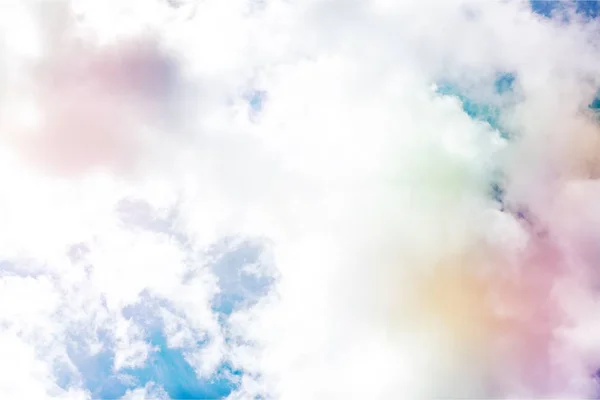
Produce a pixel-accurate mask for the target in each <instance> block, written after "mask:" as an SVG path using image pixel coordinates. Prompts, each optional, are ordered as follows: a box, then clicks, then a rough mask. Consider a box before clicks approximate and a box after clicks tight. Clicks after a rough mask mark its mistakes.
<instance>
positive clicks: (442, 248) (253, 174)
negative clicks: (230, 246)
mask: <svg viewBox="0 0 600 400" xmlns="http://www.w3.org/2000/svg"><path fill="white" fill-rule="evenodd" d="M68 6H71V7H73V10H74V11H73V12H74V14H77V15H79V17H80V19H75V18H73V15H70V14H69V13H68V12H66V11H65V10H68ZM15 7H16V6H15ZM20 7H22V6H20ZM44 7H46V8H44ZM61 7H62V8H61ZM23 10H24V11H23V12H22V13H21V11H19V13H20V14H19V18H21V19H18V18H16V17H15V19H14V20H13V19H9V18H2V22H1V24H2V26H1V28H2V29H1V32H2V35H3V37H6V40H5V41H4V47H3V48H2V49H1V50H2V55H3V56H5V57H3V58H5V59H6V60H8V61H6V62H4V64H5V65H3V68H4V70H3V73H4V76H3V79H2V84H3V85H4V86H5V87H6V90H5V91H4V94H3V95H2V98H1V99H0V100H1V102H2V105H6V104H10V105H12V106H13V107H14V110H13V109H11V111H10V112H6V111H5V112H3V113H2V115H0V155H1V157H0V243H1V246H0V265H1V266H2V267H0V269H2V271H5V272H3V275H2V278H1V279H2V280H1V281H0V284H1V285H2V287H3V290H2V291H1V294H0V297H2V298H4V299H5V300H4V301H1V302H0V304H4V305H5V306H2V307H0V321H1V322H2V332H3V333H2V335H3V337H2V339H1V340H0V347H2V348H4V349H5V351H6V352H7V355H8V359H10V360H14V359H19V360H21V361H20V362H21V364H19V367H18V368H15V369H13V372H12V374H11V375H10V376H12V377H14V379H10V380H7V381H6V382H5V383H2V387H0V393H2V394H3V395H4V394H6V395H7V396H8V397H11V396H21V395H22V394H23V395H27V396H28V397H40V396H41V397H45V396H50V395H57V396H58V395H60V396H67V395H68V396H84V397H85V396H86V394H85V392H84V389H85V388H83V387H80V386H81V385H80V384H79V383H77V384H74V385H73V387H72V388H71V389H69V390H68V391H64V390H62V389H60V388H58V386H57V384H56V382H57V380H56V379H57V377H56V376H54V374H55V372H54V371H53V369H52V368H53V367H52V362H54V361H56V360H61V362H64V363H67V364H68V362H67V361H68V359H69V356H68V354H67V353H68V352H67V350H66V348H67V343H66V341H68V340H70V339H68V338H71V337H77V338H78V340H80V341H81V342H82V343H85V344H86V346H87V347H88V349H87V350H86V351H85V352H84V353H86V352H89V353H93V352H95V351H99V349H103V348H104V349H105V348H108V349H110V351H112V352H114V353H115V359H114V364H115V365H114V368H115V369H116V370H118V369H121V368H128V367H134V366H139V365H142V364H143V363H144V362H145V360H146V358H147V357H148V356H149V354H150V352H151V351H152V346H151V345H150V344H149V343H147V342H146V341H147V335H149V332H148V331H146V328H147V327H144V326H143V324H142V323H141V322H140V321H138V320H136V319H135V318H134V317H131V316H129V317H126V316H125V315H124V314H125V310H126V309H129V308H131V307H135V306H140V303H143V302H144V301H145V299H146V298H153V299H156V301H157V304H161V305H160V306H158V307H156V309H151V310H150V311H149V312H150V313H152V314H153V316H154V317H155V318H156V319H158V320H160V321H161V326H163V328H164V333H165V335H166V339H167V344H168V346H170V347H173V348H180V349H181V350H182V352H183V353H184V354H186V359H187V361H188V362H189V363H190V364H191V365H192V367H194V368H195V370H196V371H197V374H198V375H199V376H200V377H204V378H206V377H208V376H210V375H211V374H212V373H213V372H214V371H215V370H216V369H217V368H218V367H219V365H220V364H221V363H222V362H223V361H224V360H230V361H231V362H232V363H233V365H234V367H236V368H241V369H242V370H244V371H245V372H246V375H245V376H244V377H243V378H242V386H241V387H240V389H239V390H238V391H237V392H235V393H233V394H232V398H245V397H249V396H251V395H253V394H258V393H263V394H265V393H266V394H270V395H272V396H274V397H276V398H282V399H288V398H292V399H293V398H307V397H308V398H338V397H343V398H363V397H371V398H389V397H398V396H401V397H402V396H404V397H422V396H433V397H440V396H441V397H452V396H459V397H460V396H469V397H501V396H506V395H512V394H514V393H515V392H517V393H519V394H521V395H524V396H530V397H536V396H552V395H566V394H573V395H580V396H588V395H589V391H590V390H592V389H591V388H590V385H591V382H592V378H591V374H592V373H593V372H594V371H593V370H594V369H595V368H597V367H598V366H599V365H597V364H598V363H600V358H599V357H597V349H596V347H597V346H596V344H595V341H594V340H592V339H591V338H592V337H593V336H594V335H596V336H597V330H598V324H596V323H593V322H589V321H590V320H591V321H595V320H596V318H595V316H593V311H592V308H593V307H589V308H586V307H584V305H585V304H596V302H597V296H596V295H595V292H594V290H595V289H594V288H593V287H592V286H593V285H592V284H589V285H588V284H587V283H588V282H591V281H595V280H597V278H596V273H595V272H594V265H595V263H596V261H597V257H598V255H597V254H595V252H594V251H593V250H592V249H589V246H590V245H589V243H591V242H590V240H591V239H590V238H595V237H596V235H597V233H596V229H595V228H594V226H590V224H589V223H587V222H588V220H594V219H595V215H596V212H595V208H596V207H595V201H594V199H595V198H596V197H597V196H596V194H595V191H594V190H592V189H589V190H587V189H583V187H585V186H586V185H582V186H581V187H579V189H578V188H577V187H576V186H577V185H576V184H574V183H573V182H572V181H578V180H585V179H587V178H588V176H589V175H590V174H592V173H590V172H589V171H590V169H593V168H592V167H594V168H596V163H597V160H596V156H595V153H596V152H595V150H596V149H597V146H596V142H595V135H596V134H597V132H598V126H597V122H594V121H592V120H590V117H589V116H588V115H585V114H584V113H582V111H581V110H582V109H583V108H584V107H586V106H587V104H588V103H589V101H590V100H591V98H592V97H593V95H594V93H595V90H596V89H597V87H598V86H599V83H600V82H599V79H600V78H599V77H598V74H597V71H596V66H597V65H600V64H599V61H600V60H599V58H600V53H598V51H597V46H596V43H595V42H594V40H596V39H595V35H596V32H597V23H596V22H593V21H592V22H590V23H588V24H585V23H583V22H577V23H572V24H570V25H567V24H562V23H559V22H557V21H553V20H549V19H543V18H541V17H539V16H536V15H534V14H533V13H532V12H531V11H530V10H529V7H528V5H527V3H526V2H498V3H480V2H470V1H453V2H444V3H439V2H437V3H435V4H434V3H428V2H417V1H415V2H408V1H406V2H390V1H381V0H377V1H366V0H356V1H341V0H320V1H316V0H312V1H304V2H288V1H281V0H270V1H264V2H246V1H241V0H240V1H233V2H222V1H217V0H206V1H202V2H198V4H197V5H196V6H194V7H193V10H192V8H191V7H190V8H185V7H183V8H181V7H180V8H174V7H171V6H169V4H168V2H164V3H161V2H151V3H148V2H141V1H137V0H135V1H134V0H131V1H124V2H123V1H119V2H114V1H110V2H101V3H99V2H92V1H73V2H71V3H69V2H62V1H59V2H53V3H52V4H50V3H47V2H32V3H31V4H30V6H29V8H23ZM28 10H29V12H30V14H28V13H27V12H28ZM40 10H41V11H44V12H54V13H53V14H52V15H53V17H52V18H49V19H48V21H47V22H43V21H42V20H43V18H42V17H40V16H38V15H41V11H40ZM192 11H193V12H192ZM36 13H37V14H36ZM184 15H185V17H188V16H189V17H190V18H184V17H183V16H184ZM35 18H38V20H37V22H32V23H29V22H26V23H25V22H23V23H19V24H16V23H15V21H17V20H18V21H21V20H23V21H30V20H31V21H36V19H35ZM77 21H79V22H77ZM67 22H68V23H67ZM28 27H29V28H28ZM26 28H27V29H26ZM23 30H26V31H27V34H24V33H23V34H22V35H23V42H22V43H21V44H18V45H17V44H15V43H14V41H13V40H12V39H10V38H12V37H14V35H19V34H20V33H19V32H22V31H23ZM38 30H39V32H37V31H38ZM40 32H41V33H40ZM36 35H37V36H36ZM36 37H37V38H36ZM40 37H42V38H45V39H43V40H42V39H40ZM140 37H141V39H140ZM27 38H29V39H27ZM9 39H10V40H9ZM25 39H27V40H25ZM140 46H141V47H140ZM140 48H141V49H140ZM136 63H137V64H136ZM140 64H141V65H140ZM507 72H509V73H512V74H513V75H514V76H515V77H516V83H515V88H514V92H512V93H509V94H506V95H502V96H500V95H498V94H494V93H493V83H494V80H495V79H496V78H497V76H498V74H500V73H507ZM144 74H147V75H144ZM142 75H143V76H142ZM61 76H66V77H67V78H66V79H64V80H60V79H59V78H60V77H61ZM77 79H79V80H77ZM442 81H448V82H450V83H451V84H452V85H454V86H455V87H457V88H462V89H464V91H465V93H468V95H469V97H470V98H472V99H474V100H475V101H480V102H486V103H491V104H493V105H495V106H498V107H500V108H501V110H502V117H503V119H502V123H503V124H504V125H505V126H506V127H507V129H509V130H511V131H512V132H515V133H517V134H518V135H517V137H518V140H512V141H508V142H507V141H505V140H504V139H501V138H500V137H499V133H498V132H497V131H495V130H494V129H492V128H491V127H490V126H488V125H486V124H484V123H481V122H476V121H474V120H472V119H470V118H469V117H468V116H467V115H466V114H465V113H464V112H463V111H462V109H461V104H460V102H458V100H457V99H455V98H452V97H451V96H441V95H438V94H436V93H435V92H433V91H432V90H431V87H432V85H433V84H436V83H439V82H442ZM132 82H133V83H132ZM134 83H135V84H134ZM252 90H260V91H263V92H264V93H266V95H265V100H264V104H263V105H262V109H261V110H260V111H255V114H258V115H254V116H253V117H252V118H250V117H249V112H250V109H249V107H250V106H249V105H248V104H247V99H246V97H247V93H248V92H249V91H252ZM35 107H37V108H38V112H39V114H40V115H39V119H38V120H37V121H31V117H30V114H31V113H33V112H34V111H35V110H33V109H34V108H35ZM165 109H168V110H169V112H173V115H175V117H173V115H171V114H168V113H166V112H164V110H165ZM32 110H33V111H32ZM175 111H176V112H175ZM167 114H168V115H167ZM165 120H168V121H171V122H170V123H169V124H163V121H165ZM173 121H175V122H173ZM34 122H35V123H34ZM27 133H30V135H27ZM498 172H500V173H502V175H503V178H504V180H505V182H506V184H505V190H506V206H507V207H509V208H512V209H514V210H515V212H517V211H516V210H518V209H520V207H524V208H527V210H528V212H530V213H531V215H532V217H531V218H532V219H533V218H534V217H535V219H536V221H539V222H536V223H539V224H542V225H543V226H544V228H545V229H546V230H548V231H549V232H550V233H549V237H550V239H541V238H540V237H538V236H536V235H535V233H534V232H533V231H532V230H530V229H529V228H528V227H527V223H526V222H524V221H523V220H522V219H521V220H519V219H517V218H515V217H514V215H512V214H509V213H501V212H500V211H498V204H497V203H496V202H494V201H492V199H491V198H490V196H489V190H490V184H491V180H492V178H493V177H495V176H496V175H495V174H497V173H498ZM592 175H593V174H592ZM124 201H129V203H128V204H129V205H130V206H129V208H127V207H125V208H123V204H124V203H123V202H124ZM571 210H573V211H571ZM537 228H539V227H536V229H537ZM230 236H237V237H251V238H266V240H268V241H269V243H272V255H273V263H274V265H275V267H276V270H277V271H276V275H277V277H278V280H277V282H276V284H275V285H274V286H273V288H272V291H271V292H270V293H268V294H267V295H266V296H264V297H263V298H261V299H259V300H258V301H257V303H256V304H255V305H254V306H253V307H252V308H250V309H247V310H243V309H242V310H235V311H234V312H233V314H232V315H231V317H229V318H228V319H227V321H226V322H225V324H224V325H223V326H221V325H220V323H219V319H218V316H217V315H216V313H215V311H214V310H213V308H212V306H213V304H212V301H213V299H214V297H215V295H217V294H218V293H219V279H217V277H215V276H214V274H213V271H212V269H211V265H210V263H211V262H213V261H214V257H211V256H210V255H209V249H210V248H211V246H212V245H214V243H217V242H219V241H220V240H222V239H223V238H225V237H230ZM586 240H587V242H586ZM551 252H554V253H551ZM555 253H556V254H557V256H556V257H554V258H553V257H551V256H550V254H555ZM2 260H6V261H2ZM9 266H10V268H9ZM447 271H450V272H448V274H449V275H448V276H449V277H448V276H447V275H445V274H446V273H447ZM472 275H475V277H474V278H473V276H472ZM439 277H441V278H439ZM437 279H441V283H439V282H438V281H437ZM445 279H448V280H447V281H446V280H445ZM480 281H483V283H481V282H480ZM457 282H458V283H457ZM429 285H431V286H429ZM436 285H437V286H436ZM452 285H456V287H454V286H452ZM480 285H483V289H480ZM432 288H433V289H432ZM550 288H552V291H551V289H550ZM574 288H579V290H580V291H581V292H583V294H582V295H581V296H578V297H576V298H570V294H569V293H570V292H572V291H573V290H575V289H574ZM423 291H425V293H426V294H425V295H422V294H419V293H422V292H423ZM433 291H439V292H440V293H434V292H433ZM415 292H417V293H416V294H415ZM446 292H448V293H450V294H446ZM481 292H483V294H481ZM471 295H472V296H474V297H469V296H471ZM444 296H449V297H444ZM463 296H466V297H465V298H466V300H464V302H463V303H461V304H460V307H462V308H463V309H462V310H455V309H453V308H452V307H450V308H449V309H450V312H449V314H450V315H445V314H443V310H447V309H448V307H449V306H448V305H447V304H445V303H448V302H457V303H459V302H461V301H463V300H462V299H463ZM477 296H480V297H477ZM496 297H499V298H500V300H499V302H500V304H496V303H494V301H497V300H494V299H496ZM509 297H514V299H518V300H514V299H511V298H509ZM573 299H575V300H573ZM488 302H489V303H490V304H489V305H488V304H487V303H488ZM474 303H477V304H474ZM142 306H143V304H142ZM495 306H497V307H496V308H497V309H498V310H499V309H508V310H507V313H508V314H510V315H512V314H514V315H516V317H515V319H514V320H511V321H510V322H509V324H508V325H510V324H511V323H512V324H513V325H514V326H508V327H505V326H502V327H499V326H498V325H493V324H495V323H496V322H494V321H495V319H494V318H495V317H496V316H497V315H496V313H497V312H499V311H497V310H496V308H495ZM128 307H129V308H128ZM460 307H459V306H456V308H460ZM486 307H487V308H486ZM490 309H491V310H492V311H490ZM427 310H429V311H427ZM440 310H442V311H440ZM481 310H483V311H481ZM531 310H533V311H531ZM480 312H483V313H484V314H485V313H489V314H490V315H491V316H489V315H487V314H485V315H483V316H482V315H480V314H478V313H480ZM428 313H429V314H431V315H429V314H428ZM511 313H512V314H511ZM531 313H533V314H531ZM531 315H533V316H534V322H533V323H529V322H527V321H526V319H527V318H529V317H530V316H531ZM536 315H539V318H537V319H535V318H536V317H535V316H536ZM488 317H489V318H490V319H492V320H493V321H492V322H489V324H491V325H490V326H491V328H490V326H487V325H486V324H487V323H488V322H486V321H487V319H486V318H488ZM544 319H547V320H548V321H549V322H548V321H542V320H544ZM457 321H458V322H457ZM464 321H467V322H468V325H469V326H474V328H473V330H474V331H477V332H480V331H481V332H483V333H481V335H480V336H477V335H475V334H473V336H469V335H470V334H471V333H468V334H465V329H464V328H463V327H460V326H458V325H460V324H461V323H463V322H464ZM515 321H516V322H515ZM538 322H539V324H537V323H538ZM546 322H548V325H544V323H546ZM567 322H568V323H569V324H570V325H567ZM467 331H469V330H468V329H467ZM469 332H470V331H469ZM100 333H102V335H104V334H106V337H108V339H100V336H102V335H101V334H100ZM461 335H466V337H467V339H465V338H464V337H462V336H461ZM534 344H535V345H536V346H537V345H539V346H540V347H536V346H534ZM486 346H487V347H486ZM503 346H507V347H506V348H508V350H506V351H504V350H502V349H505V347H503ZM482 349H485V350H482ZM536 351H538V353H536ZM11 352H12V353H11ZM15 352H16V353H15ZM503 353H505V354H510V356H505V354H503ZM86 354H87V353H86ZM590 354H591V355H590ZM2 358H3V359H5V358H6V357H2ZM556 362H561V363H564V365H565V367H564V368H557V369H555V370H554V371H552V366H553V365H554V363H556ZM11 367H12V364H11V363H9V362H7V361H6V360H5V362H4V364H2V365H0V376H4V377H6V376H9V375H7V372H6V371H10V369H11ZM73 368H75V369H76V367H73ZM530 371H533V372H535V373H539V376H535V374H533V373H532V374H531V375H528V372H530ZM74 374H75V375H77V374H76V373H74ZM585 374H588V376H585ZM548 382H550V383H548ZM156 384H157V385H158V384H160V382H157V383H156ZM153 396H154V397H153ZM161 396H162V397H161ZM164 397H166V394H165V392H164V390H162V389H160V388H159V387H158V386H154V385H153V384H148V385H147V386H146V387H144V388H138V389H135V390H131V391H129V392H127V394H126V395H125V397H124V398H127V399H134V398H164Z"/></svg>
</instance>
